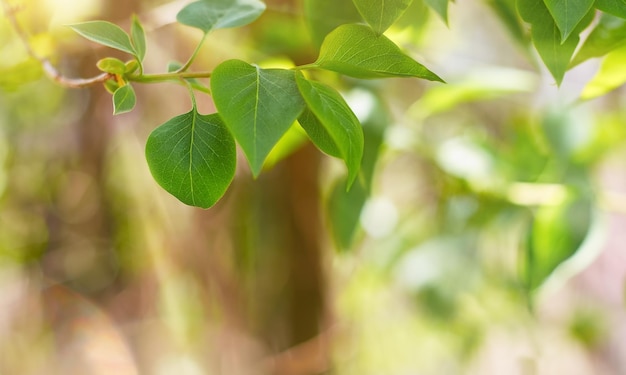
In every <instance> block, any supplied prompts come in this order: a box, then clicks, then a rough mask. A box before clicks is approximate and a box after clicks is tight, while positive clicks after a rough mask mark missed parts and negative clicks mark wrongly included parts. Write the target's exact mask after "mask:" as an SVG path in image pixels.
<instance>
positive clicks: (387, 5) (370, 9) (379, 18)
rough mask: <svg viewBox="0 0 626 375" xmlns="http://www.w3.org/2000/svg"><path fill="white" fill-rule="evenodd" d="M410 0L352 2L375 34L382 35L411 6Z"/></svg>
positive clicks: (355, 0)
mask: <svg viewBox="0 0 626 375" xmlns="http://www.w3.org/2000/svg"><path fill="white" fill-rule="evenodd" d="M411 2H412V0H385V1H380V0H354V5H356V8H357V9H358V11H359V13H361V15H362V16H363V18H364V19H365V21H367V23H369V24H370V26H372V29H374V31H376V33H377V34H379V35H380V34H382V33H384V32H385V30H387V28H389V26H391V25H392V24H393V23H394V22H395V21H396V20H397V19H398V18H400V16H401V15H402V13H404V11H405V10H406V9H407V8H408V7H409V5H411Z"/></svg>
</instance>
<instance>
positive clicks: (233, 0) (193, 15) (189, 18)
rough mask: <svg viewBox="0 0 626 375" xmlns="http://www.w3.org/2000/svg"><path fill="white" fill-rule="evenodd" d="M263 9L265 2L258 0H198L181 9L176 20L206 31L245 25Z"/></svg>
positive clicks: (254, 18)
mask: <svg viewBox="0 0 626 375" xmlns="http://www.w3.org/2000/svg"><path fill="white" fill-rule="evenodd" d="M264 11H265V3H263V2H261V1H258V0H200V1H196V2H193V3H191V4H188V5H186V6H185V7H184V8H183V9H181V10H180V12H178V14H177V15H176V20H177V21H178V22H179V23H182V24H183V25H187V26H191V27H195V28H198V29H200V30H202V31H204V32H205V33H208V32H210V31H211V30H216V29H223V28H228V27H239V26H244V25H247V24H249V23H251V22H253V21H254V20H256V19H257V18H259V16H260V15H261V14H262V13H263V12H264Z"/></svg>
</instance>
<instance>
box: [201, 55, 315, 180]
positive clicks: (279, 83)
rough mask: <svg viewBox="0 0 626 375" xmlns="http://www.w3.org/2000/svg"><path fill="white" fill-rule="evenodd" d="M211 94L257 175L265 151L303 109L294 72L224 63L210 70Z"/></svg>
mask: <svg viewBox="0 0 626 375" xmlns="http://www.w3.org/2000/svg"><path fill="white" fill-rule="evenodd" d="M211 91H212V92H213V100H214V102H215V106H216V107H217V109H218V111H219V113H220V115H221V116H222V118H223V119H224V122H225V123H226V125H227V126H228V128H229V129H230V131H231V132H232V133H233V135H234V136H235V139H236V140H237V142H239V145H241V148H242V149H243V151H244V153H245V154H246V158H247V159H248V162H249V163H250V167H251V169H252V173H253V175H254V176H258V175H259V173H260V172H261V168H262V167H263V161H264V160H265V158H266V157H267V155H268V154H269V152H270V151H271V150H272V148H273V147H274V145H275V144H276V142H278V140H279V139H280V138H281V137H282V136H283V134H285V132H286V131H287V129H289V127H290V126H291V125H292V124H293V122H294V121H295V120H296V119H297V118H298V116H300V113H302V110H303V109H304V107H305V105H304V100H303V99H302V96H301V95H300V93H299V91H298V86H297V85H296V81H295V73H294V72H293V71H291V70H284V69H261V68H259V67H257V66H252V65H250V64H248V63H246V62H243V61H241V60H228V61H225V62H223V63H221V64H220V65H218V66H217V67H216V68H215V70H214V71H213V74H212V75H211Z"/></svg>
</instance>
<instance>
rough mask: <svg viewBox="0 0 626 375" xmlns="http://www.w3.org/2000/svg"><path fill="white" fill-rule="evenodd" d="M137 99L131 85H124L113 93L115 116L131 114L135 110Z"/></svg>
mask: <svg viewBox="0 0 626 375" xmlns="http://www.w3.org/2000/svg"><path fill="white" fill-rule="evenodd" d="M136 102H137V98H136V96H135V90H133V87H132V86H131V85H124V86H122V87H120V88H118V89H117V90H115V92H114V93H113V114H114V115H119V114H122V113H126V112H130V111H132V110H133V108H135V103H136Z"/></svg>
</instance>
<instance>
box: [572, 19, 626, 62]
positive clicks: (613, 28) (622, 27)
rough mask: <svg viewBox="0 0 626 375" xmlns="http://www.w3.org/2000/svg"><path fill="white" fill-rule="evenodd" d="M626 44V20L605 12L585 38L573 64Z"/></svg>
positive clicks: (604, 53) (602, 54)
mask: <svg viewBox="0 0 626 375" xmlns="http://www.w3.org/2000/svg"><path fill="white" fill-rule="evenodd" d="M624 44H626V20H625V19H623V18H619V17H615V16H613V15H610V14H603V15H602V17H600V22H598V24H597V25H596V27H594V29H593V31H592V32H591V34H589V36H588V37H587V40H585V43H584V44H583V46H582V47H581V48H580V50H579V51H578V53H577V54H576V56H575V57H574V60H573V61H572V64H571V66H576V65H578V64H580V63H581V62H583V61H585V60H587V59H590V58H593V57H600V56H604V55H606V54H607V53H609V52H610V51H612V50H614V49H615V48H618V47H620V46H622V45H624Z"/></svg>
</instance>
